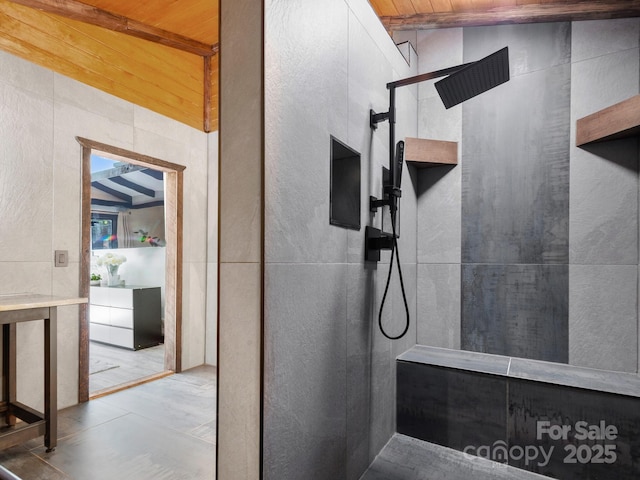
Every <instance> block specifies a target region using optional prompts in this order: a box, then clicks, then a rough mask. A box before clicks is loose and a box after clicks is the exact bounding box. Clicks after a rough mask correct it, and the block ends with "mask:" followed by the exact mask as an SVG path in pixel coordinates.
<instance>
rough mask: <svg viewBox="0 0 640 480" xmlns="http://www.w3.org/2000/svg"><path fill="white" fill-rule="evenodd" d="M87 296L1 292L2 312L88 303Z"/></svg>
mask: <svg viewBox="0 0 640 480" xmlns="http://www.w3.org/2000/svg"><path fill="white" fill-rule="evenodd" d="M87 301H88V299H87V298H82V297H62V296H56V295H41V294H38V293H15V294H13V293H12V294H0V312H11V311H14V310H27V309H29V308H43V307H44V308H47V307H60V306H63V305H78V304H80V303H87Z"/></svg>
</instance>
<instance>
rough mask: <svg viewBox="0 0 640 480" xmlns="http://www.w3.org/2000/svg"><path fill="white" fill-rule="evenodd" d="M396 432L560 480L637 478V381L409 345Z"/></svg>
mask: <svg viewBox="0 0 640 480" xmlns="http://www.w3.org/2000/svg"><path fill="white" fill-rule="evenodd" d="M396 363H397V390H396V392H397V393H396V394H397V430H398V433H401V434H404V435H408V436H411V437H415V438H419V439H421V440H426V441H428V442H432V443H435V444H439V445H443V446H446V447H450V448H455V449H457V450H460V451H463V452H465V453H469V454H473V455H478V456H482V457H485V458H490V459H491V460H496V461H499V462H502V463H508V464H509V465H512V466H515V467H518V468H522V469H525V470H529V471H532V472H536V473H540V474H543V475H546V476H549V477H553V478H561V479H563V480H570V479H580V480H585V479H609V478H611V479H614V478H615V479H637V478H639V477H640V377H639V376H638V375H636V374H629V373H621V372H610V371H603V370H595V369H589V368H583V367H576V366H571V365H566V364H558V363H550V362H543V361H537V360H528V359H522V358H515V357H506V356H501V355H491V354H485V353H478V352H467V351H459V350H448V349H443V348H436V347H426V346H415V347H413V348H411V349H410V350H408V351H406V352H405V353H403V354H402V355H400V356H399V357H398V358H397V362H396Z"/></svg>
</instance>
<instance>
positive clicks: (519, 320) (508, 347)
mask: <svg viewBox="0 0 640 480" xmlns="http://www.w3.org/2000/svg"><path fill="white" fill-rule="evenodd" d="M568 285H569V275H568V266H567V265H474V264H464V265H462V292H463V296H462V319H463V321H462V327H461V331H462V332H461V333H462V335H461V336H462V341H461V346H462V349H463V350H472V351H476V352H487V353H495V354H498V355H509V356H514V357H524V358H535V359H538V360H548V361H552V362H564V363H566V362H567V361H568V349H567V345H568V341H569V340H568V333H569V328H568V322H567V318H568V303H569V302H568V294H569V289H568Z"/></svg>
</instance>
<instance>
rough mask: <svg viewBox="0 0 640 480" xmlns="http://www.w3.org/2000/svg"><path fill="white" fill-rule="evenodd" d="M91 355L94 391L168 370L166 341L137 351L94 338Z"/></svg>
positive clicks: (90, 384)
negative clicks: (165, 368)
mask: <svg viewBox="0 0 640 480" xmlns="http://www.w3.org/2000/svg"><path fill="white" fill-rule="evenodd" d="M89 358H90V360H89V365H90V367H89V372H90V375H89V392H90V394H91V395H93V394H95V393H96V392H101V391H103V390H108V389H111V388H113V387H116V386H118V385H121V384H123V383H128V382H131V381H133V380H138V379H140V378H144V377H148V376H149V375H153V374H155V373H160V372H164V345H157V346H155V347H150V348H143V349H142V350H136V351H134V350H127V349H125V348H119V347H113V346H111V345H105V344H104V343H98V342H91V343H90V344H89ZM92 372H93V373H92Z"/></svg>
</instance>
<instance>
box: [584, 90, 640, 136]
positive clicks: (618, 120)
mask: <svg viewBox="0 0 640 480" xmlns="http://www.w3.org/2000/svg"><path fill="white" fill-rule="evenodd" d="M638 135H640V95H636V96H634V97H631V98H628V99H627V100H624V101H622V102H620V103H616V104H615V105H611V106H610V107H607V108H605V109H603V110H600V111H598V112H595V113H592V114H591V115H588V116H586V117H583V118H581V119H579V120H578V121H577V122H576V146H578V147H580V146H582V145H587V144H589V143H595V142H602V141H605V140H613V139H616V138H627V137H633V136H638Z"/></svg>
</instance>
